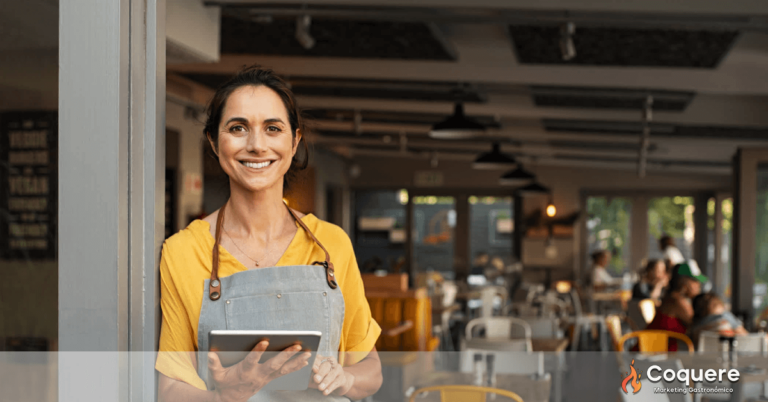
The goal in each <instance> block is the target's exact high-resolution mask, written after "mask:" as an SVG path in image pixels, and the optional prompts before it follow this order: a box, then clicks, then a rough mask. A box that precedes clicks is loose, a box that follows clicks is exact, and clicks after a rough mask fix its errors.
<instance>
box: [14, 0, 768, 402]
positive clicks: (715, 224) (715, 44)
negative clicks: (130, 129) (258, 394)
mask: <svg viewBox="0 0 768 402" xmlns="http://www.w3.org/2000/svg"><path fill="white" fill-rule="evenodd" d="M166 7H167V9H166V16H167V17H166V18H167V20H166V27H165V29H166V34H167V40H166V48H167V60H166V62H167V71H166V82H165V84H166V93H167V95H166V105H165V114H166V133H165V134H166V153H165V159H166V172H165V179H166V191H165V222H166V226H165V231H166V232H165V233H166V237H168V236H171V235H173V234H174V233H176V232H177V231H179V230H181V229H183V228H185V227H186V226H187V225H188V224H189V223H190V222H191V221H193V220H195V219H198V218H200V217H202V216H207V215H208V214H210V213H211V212H213V211H216V210H217V209H218V208H219V207H220V206H221V205H223V203H224V202H225V201H226V199H227V197H228V183H227V179H226V176H225V175H224V173H223V171H222V170H221V168H220V166H219V165H218V163H217V161H216V160H215V159H214V158H213V157H211V150H210V146H209V144H208V142H207V141H205V140H204V137H203V134H202V128H203V124H202V120H203V118H204V117H203V116H204V112H205V107H206V104H207V102H208V101H209V100H210V98H211V96H212V94H213V93H214V90H215V89H216V88H217V86H219V85H220V84H221V83H223V82H225V81H226V80H227V79H228V77H230V76H232V75H233V74H234V73H236V72H237V71H238V70H240V69H241V68H243V67H244V66H249V65H254V64H258V65H260V66H262V67H264V68H269V69H273V70H274V71H275V72H276V73H277V74H279V75H280V76H281V77H282V78H283V79H284V80H285V81H286V82H287V83H289V85H290V88H291V89H292V91H293V92H294V93H295V95H296V97H297V100H298V103H299V106H300V107H301V108H302V110H303V113H304V115H305V118H306V121H307V126H308V130H307V132H306V134H305V136H306V138H307V139H308V142H309V145H310V151H311V157H310V164H309V167H308V168H307V169H306V170H304V171H303V172H302V173H301V174H300V175H299V176H298V177H297V178H296V179H295V181H294V182H293V183H292V184H291V186H290V188H289V189H288V191H287V192H286V194H285V198H284V201H285V202H286V203H287V204H288V205H289V206H290V207H292V208H294V209H296V210H299V211H301V212H303V213H307V214H309V213H311V214H314V215H315V216H317V217H318V218H320V219H323V220H326V221H328V222H331V223H334V224H336V225H338V226H340V227H341V228H342V229H343V230H344V231H345V232H346V233H347V234H348V235H349V237H350V239H351V241H352V245H353V248H354V250H355V257H356V259H357V263H358V266H359V268H360V272H361V275H362V279H363V282H364V285H365V293H366V298H367V300H368V303H369V304H370V307H371V311H372V314H373V317H374V318H375V320H376V321H377V322H378V323H379V325H380V326H381V328H382V335H381V337H380V338H379V340H378V341H377V343H376V348H377V350H378V351H379V352H380V354H381V359H382V364H383V374H384V385H383V386H382V388H381V389H380V390H379V392H378V393H377V394H376V395H374V396H373V397H370V398H368V400H369V401H376V402H387V401H408V400H410V401H419V400H438V399H439V398H444V399H441V400H444V401H459V400H461V401H463V400H478V401H480V400H483V401H485V400H488V399H491V398H493V400H516V401H526V402H545V401H552V402H559V401H575V400H585V401H586V400H589V401H592V400H599V401H602V400H610V401H614V400H624V401H630V400H633V396H634V395H633V393H632V390H631V389H630V391H629V392H627V391H626V387H627V381H623V380H625V378H629V373H630V372H632V373H635V371H637V372H638V373H640V372H642V373H643V374H642V375H641V376H640V378H639V382H640V384H642V385H643V395H645V399H637V398H635V399H636V400H649V401H650V400H659V401H662V400H664V401H667V400H668V401H691V402H693V401H710V400H738V401H749V400H751V401H758V400H766V399H767V398H768V340H767V338H766V334H765V332H766V331H768V113H766V110H768V80H766V79H765V72H766V71H768V18H766V17H768V9H766V8H765V6H764V5H761V4H759V2H751V1H737V2H735V3H734V2H720V1H714V0H701V1H699V2H696V3H695V5H694V4H691V3H686V4H684V3H683V2H672V1H661V0H648V1H645V2H642V3H641V2H614V1H608V0H574V1H566V2H558V1H543V2H530V1H522V0H512V1H497V0H481V1H477V2H472V3H469V2H460V1H456V0H430V1H423V2H418V4H415V3H414V4H412V3H411V2H406V1H388V0H373V1H361V0H348V1H327V0H325V1H324V0H317V1H312V0H305V1H302V2H300V3H292V2H291V3H281V2H263V1H254V0H222V1H218V0H217V1H207V0H206V1H203V0H195V1H192V0H189V1H183V0H167V3H166ZM43 14H44V13H43ZM42 18H45V15H43V17H42ZM0 25H2V24H0ZM0 32H2V28H0ZM12 51H18V50H12ZM52 68H53V67H52ZM23 70H25V68H24V66H22V65H21V64H19V65H16V66H14V67H13V68H12V69H9V70H8V71H10V72H16V73H17V76H14V77H12V76H11V75H10V73H9V75H6V77H7V78H4V79H3V82H2V84H3V85H2V86H0V89H2V91H0V94H4V96H0V106H2V112H5V111H7V110H15V109H18V108H19V107H20V106H19V105H20V103H19V102H20V101H19V100H18V99H19V97H18V96H15V98H16V100H15V101H11V100H9V99H10V95H13V94H19V93H23V94H28V96H27V95H25V96H23V97H21V102H22V103H21V104H22V108H25V109H29V110H33V109H44V110H51V109H53V110H54V111H55V105H56V102H55V98H53V99H54V101H53V102H51V101H50V100H48V101H46V100H45V99H48V97H49V96H54V97H55V93H54V94H50V93H48V92H46V90H45V89H40V88H34V86H35V85H37V86H41V85H42V84H39V83H38V84H35V85H32V84H30V85H29V87H27V88H26V89H24V91H26V92H20V91H21V89H18V88H16V89H14V88H15V87H14V85H16V86H23V85H26V84H24V83H25V82H26V81H25V79H26V78H25V77H27V76H25V77H22V78H23V79H20V78H19V77H20V76H21V73H19V72H20V71H23ZM46 71H47V70H46ZM45 74H48V73H44V74H43V75H45ZM1 75H3V74H0V76H1ZM27 78H28V77H27ZM49 81H50V80H49ZM53 81H54V82H55V80H53ZM49 92H50V91H49ZM24 102H26V104H25V103H24ZM46 102H47V103H46ZM27 104H28V105H27ZM40 105H43V106H42V107H41V106H40ZM1 183H3V184H5V182H1ZM0 257H2V258H5V257H6V256H0ZM7 258H8V259H7V260H6V261H5V262H7V263H8V264H7V265H6V266H8V267H10V266H14V267H21V266H23V265H25V264H27V265H29V266H32V265H34V266H35V267H41V268H34V269H37V270H38V271H35V270H34V269H30V270H29V271H27V272H28V273H24V272H19V273H17V274H15V275H17V276H15V277H14V278H17V279H18V280H20V281H24V280H26V279H25V278H26V277H25V276H24V275H37V277H40V276H39V275H40V273H39V272H43V271H44V270H45V269H50V266H52V267H54V268H55V265H56V261H55V258H48V260H46V259H45V258H42V259H35V260H34V262H30V261H31V260H26V262H24V261H21V262H20V261H19V260H18V259H13V258H11V257H7ZM5 262H4V264H5ZM44 264H48V265H44ZM45 267H49V268H45ZM17 271H19V270H17ZM35 272H37V273H35ZM45 277H47V278H49V279H50V278H51V277H50V275H49V276H45ZM680 277H683V278H682V279H680ZM53 278H54V279H53V280H47V281H45V283H42V284H41V286H49V287H51V289H53V290H54V291H52V292H51V294H50V296H49V297H53V299H51V300H47V299H45V298H44V297H43V299H42V300H41V301H37V302H36V304H35V305H34V306H32V307H28V308H29V309H31V310H35V311H36V313H30V314H38V316H41V317H49V318H50V317H51V316H52V317H54V321H55V317H56V314H57V313H56V311H55V308H56V307H55V296H56V292H55V289H56V283H55V276H54V277H53ZM686 281H688V282H686ZM690 281H694V282H696V283H697V284H696V285H695V287H698V288H700V289H699V291H698V292H694V293H697V294H688V295H687V296H689V297H688V299H691V301H689V302H688V303H689V305H691V306H692V308H693V313H694V316H693V318H692V321H691V322H690V323H688V324H689V325H686V326H685V327H686V328H682V330H678V331H675V330H673V329H672V328H670V327H669V323H665V321H664V319H663V317H667V315H666V314H665V313H664V312H666V311H668V310H667V307H666V306H667V304H668V303H672V302H670V300H672V296H670V294H672V293H675V292H678V288H677V287H676V286H677V285H678V284H679V283H684V284H683V285H681V286H689V285H690V283H689V282H690ZM690 286H691V287H694V285H690ZM685 289H688V288H687V287H686V288H685ZM0 290H2V292H3V293H4V294H8V295H13V294H14V293H13V292H15V290H14V289H13V288H12V286H11V285H9V284H7V283H5V284H3V283H0ZM686 291H687V290H686ZM680 292H683V293H682V294H684V295H685V291H680ZM680 292H678V293H680ZM678 293H675V294H678ZM702 296H704V297H705V298H706V300H704V298H702ZM12 299H13V301H12ZM24 300H25V299H24V297H23V296H20V298H8V299H7V300H4V301H3V303H4V306H5V307H4V309H5V311H6V312H9V311H11V310H12V309H14V308H16V307H14V306H15V305H16V304H14V303H17V304H20V303H23V301H24ZM46 300H47V301H46ZM686 300H687V299H686ZM702 300H703V301H702ZM31 310H30V311H31ZM715 310H716V311H715ZM6 317H10V315H6ZM659 317H662V318H659ZM713 317H714V318H713ZM19 319H20V320H21V319H22V318H19ZM718 320H719V321H718ZM7 324H8V325H0V328H2V330H3V331H4V332H3V333H0V337H3V338H7V340H8V341H6V342H3V346H2V348H0V350H13V343H12V342H11V340H14V339H16V340H17V341H18V340H19V339H24V338H23V337H27V338H29V339H33V338H34V339H41V340H43V341H42V342H47V343H46V345H49V346H46V348H47V349H45V350H56V347H55V342H56V341H55V338H56V323H55V322H53V323H52V324H50V325H35V326H24V327H23V329H19V326H17V325H13V324H12V323H11V321H8V322H7ZM665 325H666V326H665ZM648 327H650V328H648ZM694 329H695V330H694ZM664 330H666V331H664ZM24 345H26V346H25V347H27V348H33V347H34V346H30V345H31V344H28V343H25V344H24ZM673 346H674V347H673ZM678 348H679V349H678ZM677 350H679V351H678V352H675V351H677ZM650 364H657V365H659V366H661V367H662V368H663V369H666V368H673V369H681V368H686V369H708V368H737V369H739V370H740V372H741V378H740V380H739V381H734V382H730V383H728V382H727V381H726V383H717V384H716V385H718V386H729V387H731V388H732V390H731V393H730V394H726V395H723V394H717V393H706V392H701V393H693V394H689V393H685V394H675V393H669V394H655V393H654V392H653V389H654V387H675V386H677V385H680V384H679V383H676V382H667V383H663V382H662V383H653V382H649V381H650V380H649V379H648V378H646V375H645V373H646V368H647V367H648V365H650ZM634 380H637V378H634ZM622 381H623V382H622ZM478 386H483V387H485V388H482V389H481V388H478ZM702 386H712V387H714V386H715V385H713V384H704V385H702ZM473 387H474V388H473ZM622 387H624V388H623V390H622ZM478 390H479V391H478ZM639 390H640V388H639V385H638V388H635V391H639ZM473 392H476V393H477V394H473ZM486 393H487V395H486ZM472 398H476V399H472ZM486 398H488V399H486ZM506 398H509V399H506ZM653 398H657V399H653ZM664 398H666V399H664Z"/></svg>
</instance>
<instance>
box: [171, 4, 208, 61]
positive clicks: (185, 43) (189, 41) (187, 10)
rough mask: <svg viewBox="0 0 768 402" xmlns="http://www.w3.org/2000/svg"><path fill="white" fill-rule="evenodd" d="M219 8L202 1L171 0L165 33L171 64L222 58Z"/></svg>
mask: <svg viewBox="0 0 768 402" xmlns="http://www.w3.org/2000/svg"><path fill="white" fill-rule="evenodd" d="M219 14H220V11H219V8H218V7H205V6H203V1H202V0H168V1H167V2H166V26H165V36H166V39H167V48H168V52H169V57H168V63H169V64H172V63H174V62H184V61H186V62H216V61H218V60H219V34H220V30H219V26H220V19H219Z"/></svg>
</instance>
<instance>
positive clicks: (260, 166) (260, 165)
mask: <svg viewBox="0 0 768 402" xmlns="http://www.w3.org/2000/svg"><path fill="white" fill-rule="evenodd" d="M272 162H274V161H266V162H259V163H255V162H246V161H241V162H240V163H242V164H243V165H244V166H245V167H249V168H251V169H264V168H265V167H267V166H269V165H271V164H272Z"/></svg>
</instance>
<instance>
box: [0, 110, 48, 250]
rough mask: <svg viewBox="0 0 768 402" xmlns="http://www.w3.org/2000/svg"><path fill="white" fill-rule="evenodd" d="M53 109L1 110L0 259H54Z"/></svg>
mask: <svg viewBox="0 0 768 402" xmlns="http://www.w3.org/2000/svg"><path fill="white" fill-rule="evenodd" d="M57 128H58V118H57V114H56V112H8V113H0V259H6V260H8V259H38V260H40V259H50V260H53V259H55V258H56V245H57V239H56V234H57V228H56V226H57V215H56V213H57V208H58V202H57V193H58V184H57V178H58V174H57V155H58V152H57V137H58V135H57Z"/></svg>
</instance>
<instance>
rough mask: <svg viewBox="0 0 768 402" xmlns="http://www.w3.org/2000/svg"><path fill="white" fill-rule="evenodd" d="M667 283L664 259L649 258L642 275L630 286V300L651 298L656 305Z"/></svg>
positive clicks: (659, 302)
mask: <svg viewBox="0 0 768 402" xmlns="http://www.w3.org/2000/svg"><path fill="white" fill-rule="evenodd" d="M668 284H669V276H668V275H667V266H666V265H665V264H664V261H662V260H650V261H648V264H646V266H645V269H644V270H643V277H642V278H641V279H640V281H639V282H637V283H636V284H635V286H633V287H632V300H643V299H651V300H653V301H655V302H656V305H657V306H658V305H660V304H661V296H662V292H663V290H664V288H665V287H667V285H668Z"/></svg>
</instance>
